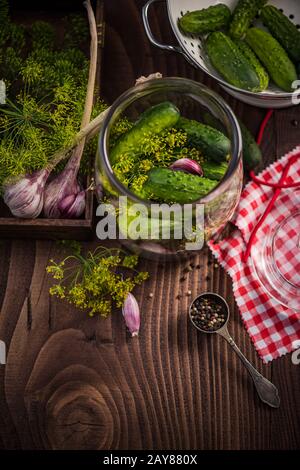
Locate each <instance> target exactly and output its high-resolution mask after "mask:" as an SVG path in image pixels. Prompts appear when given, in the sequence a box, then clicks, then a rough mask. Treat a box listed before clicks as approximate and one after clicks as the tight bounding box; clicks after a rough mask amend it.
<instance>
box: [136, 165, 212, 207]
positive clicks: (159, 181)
mask: <svg viewBox="0 0 300 470" xmlns="http://www.w3.org/2000/svg"><path fill="white" fill-rule="evenodd" d="M216 184H217V183H216V181H213V180H210V179H208V178H203V177H200V176H195V175H191V174H189V173H184V172H183V171H173V170H170V169H169V168H153V169H152V170H150V172H149V173H148V180H147V181H146V183H145V184H144V186H143V189H142V192H141V194H140V196H141V197H142V198H144V199H151V198H155V199H156V200H157V199H158V200H159V201H161V202H166V203H179V204H188V203H191V202H193V201H197V200H198V199H200V198H202V197H204V196H206V194H208V193H209V192H210V191H211V190H212V189H213V188H214V187H215V186H216Z"/></svg>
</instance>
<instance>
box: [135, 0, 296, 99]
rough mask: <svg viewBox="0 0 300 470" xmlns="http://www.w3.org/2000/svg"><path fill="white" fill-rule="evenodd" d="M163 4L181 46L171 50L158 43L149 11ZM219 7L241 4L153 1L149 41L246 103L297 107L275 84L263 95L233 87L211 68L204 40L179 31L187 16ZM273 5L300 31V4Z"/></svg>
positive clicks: (229, 0) (292, 0) (279, 1)
mask: <svg viewBox="0 0 300 470" xmlns="http://www.w3.org/2000/svg"><path fill="white" fill-rule="evenodd" d="M162 1H166V4H167V8H168V14H169V20H170V23H171V26H172V28H173V31H174V34H175V36H176V38H177V40H178V43H179V46H167V45H165V44H161V43H159V42H158V41H157V40H156V39H155V37H154V36H153V34H152V32H151V27H150V23H149V18H148V13H149V7H150V6H151V5H152V3H155V2H162ZM217 3H224V4H226V5H227V6H228V7H229V8H231V10H233V9H234V7H235V6H236V4H237V0H222V1H210V0H201V1H199V0H149V1H148V2H147V4H146V5H145V6H144V8H143V21H144V26H145V30H146V33H147V36H148V38H149V40H150V41H151V43H152V44H153V45H155V46H156V47H159V48H161V49H165V50H168V51H173V52H178V53H180V54H183V55H184V57H185V58H186V59H187V60H188V61H189V62H190V63H192V64H193V65H194V66H196V67H198V68H200V69H201V70H203V71H204V72H206V73H207V74H208V75H210V76H211V77H213V78H214V79H215V80H217V81H218V82H219V83H220V84H221V85H222V86H223V88H225V89H226V91H227V92H228V93H230V94H231V95H233V96H234V97H236V98H238V99H240V100H241V101H244V102H245V103H249V104H252V105H254V106H260V107H264V108H284V107H287V106H291V105H293V104H295V102H294V103H293V101H292V97H293V93H286V92H283V91H282V90H280V89H279V88H278V87H276V86H275V85H273V84H270V86H269V88H268V90H266V91H264V92H262V93H253V92H250V91H246V90H242V89H240V88H236V87H234V86H232V85H230V84H229V83H227V82H226V81H225V80H224V79H223V78H222V77H221V76H220V75H219V74H218V72H217V71H216V70H215V69H214V67H213V66H212V65H211V64H210V61H209V59H208V57H207V56H206V54H205V51H204V47H203V39H202V38H199V37H197V36H194V35H185V34H183V33H182V32H181V31H180V29H179V28H178V19H179V18H180V17H181V16H183V15H184V14H185V13H186V12H188V11H194V10H199V9H202V8H207V7H209V6H211V5H216V4H217ZM269 4H271V5H274V6H276V7H277V8H280V9H281V11H283V12H284V14H285V15H287V16H288V17H289V18H290V19H291V21H293V22H294V23H295V24H296V26H297V27H298V28H299V29H300V0H284V1H283V0H272V1H270V2H269ZM254 25H255V26H260V27H262V28H263V25H262V23H261V21H260V20H259V19H256V20H255V21H254Z"/></svg>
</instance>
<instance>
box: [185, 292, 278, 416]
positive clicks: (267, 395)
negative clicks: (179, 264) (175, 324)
mask: <svg viewBox="0 0 300 470" xmlns="http://www.w3.org/2000/svg"><path fill="white" fill-rule="evenodd" d="M201 298H207V299H208V300H213V301H214V303H217V304H218V305H220V306H222V311H223V313H224V314H225V318H226V320H225V323H224V324H223V325H222V326H221V327H219V328H216V329H214V330H209V331H207V330H205V329H203V328H201V326H199V325H196V324H195V322H194V320H193V318H192V313H193V310H192V309H193V308H194V304H195V302H196V301H197V300H198V299H201ZM189 315H190V320H191V322H192V324H193V326H194V327H195V328H197V330H199V331H201V333H217V334H218V335H220V336H222V337H223V338H225V339H226V341H227V342H228V343H229V344H230V346H231V347H232V349H233V350H234V351H235V352H236V354H237V355H238V357H239V358H240V359H241V361H242V363H243V364H244V366H245V367H246V369H247V370H248V372H249V374H250V375H251V377H252V380H253V382H254V385H255V388H256V390H257V393H258V395H259V398H260V399H261V400H262V401H263V402H264V403H266V404H267V405H269V406H271V407H273V408H278V407H279V405H280V398H279V394H278V390H277V388H276V387H275V385H273V384H272V383H271V382H270V381H269V380H268V379H266V378H265V377H264V376H263V375H261V374H260V373H259V372H258V371H257V370H256V369H255V368H254V367H253V365H252V364H250V362H249V361H248V359H246V357H245V356H244V354H243V353H242V352H241V351H240V349H239V348H238V347H237V345H236V344H235V342H234V341H233V339H232V338H231V336H230V334H229V332H228V329H227V323H228V320H229V316H230V312H229V307H228V304H227V302H226V300H225V299H224V298H223V297H221V296H220V295H218V294H214V293H213V292H205V293H203V294H200V295H198V296H197V297H196V298H195V299H194V300H193V302H192V303H191V305H190V310H189Z"/></svg>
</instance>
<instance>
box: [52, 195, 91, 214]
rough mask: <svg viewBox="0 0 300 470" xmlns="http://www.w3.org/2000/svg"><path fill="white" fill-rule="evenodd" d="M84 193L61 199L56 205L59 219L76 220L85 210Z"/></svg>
mask: <svg viewBox="0 0 300 470" xmlns="http://www.w3.org/2000/svg"><path fill="white" fill-rule="evenodd" d="M85 197H86V194H85V191H80V192H79V193H77V194H70V195H69V196H66V197H65V198H64V199H62V200H61V201H60V203H59V205H58V208H59V211H60V217H65V218H66V219H78V218H79V217H80V216H81V215H82V214H83V212H84V209H85Z"/></svg>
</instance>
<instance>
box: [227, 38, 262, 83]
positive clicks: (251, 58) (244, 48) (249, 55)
mask: <svg viewBox="0 0 300 470" xmlns="http://www.w3.org/2000/svg"><path fill="white" fill-rule="evenodd" d="M234 42H235V43H236V45H237V46H238V48H239V49H240V51H241V52H242V53H243V54H244V56H245V57H246V59H247V60H248V62H250V64H251V65H253V68H254V69H255V72H256V74H257V76H258V77H259V80H260V89H261V90H266V89H267V88H268V86H269V79H270V77H269V75H268V72H267V71H266V69H265V68H264V67H263V65H262V64H261V63H260V61H259V60H258V58H257V57H256V55H255V54H254V52H253V51H252V49H251V48H250V47H249V46H248V44H246V43H245V42H244V41H242V40H241V39H236V40H235V41H234Z"/></svg>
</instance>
